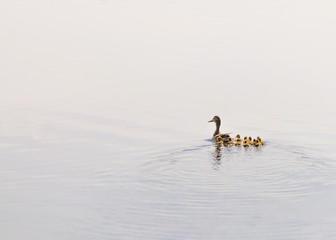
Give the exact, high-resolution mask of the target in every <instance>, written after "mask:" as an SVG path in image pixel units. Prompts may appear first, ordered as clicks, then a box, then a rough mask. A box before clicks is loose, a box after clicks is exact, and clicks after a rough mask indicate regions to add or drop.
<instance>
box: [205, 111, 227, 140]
mask: <svg viewBox="0 0 336 240" xmlns="http://www.w3.org/2000/svg"><path fill="white" fill-rule="evenodd" d="M209 122H214V123H216V130H215V132H214V134H213V136H212V140H216V138H217V137H222V138H223V139H225V138H228V137H230V135H229V133H221V132H220V131H219V128H220V125H221V120H220V118H219V117H218V116H214V117H213V118H212V120H210V121H209Z"/></svg>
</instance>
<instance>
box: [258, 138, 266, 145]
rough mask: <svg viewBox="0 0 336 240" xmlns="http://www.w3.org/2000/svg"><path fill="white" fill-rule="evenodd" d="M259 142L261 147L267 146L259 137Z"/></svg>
mask: <svg viewBox="0 0 336 240" xmlns="http://www.w3.org/2000/svg"><path fill="white" fill-rule="evenodd" d="M257 140H258V141H259V142H260V145H265V143H264V141H263V140H261V138H260V137H257Z"/></svg>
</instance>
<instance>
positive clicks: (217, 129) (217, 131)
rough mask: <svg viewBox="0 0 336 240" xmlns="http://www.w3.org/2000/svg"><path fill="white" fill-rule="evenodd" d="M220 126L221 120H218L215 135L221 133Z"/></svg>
mask: <svg viewBox="0 0 336 240" xmlns="http://www.w3.org/2000/svg"><path fill="white" fill-rule="evenodd" d="M219 127H220V122H216V131H215V133H214V136H216V135H217V134H220V131H219Z"/></svg>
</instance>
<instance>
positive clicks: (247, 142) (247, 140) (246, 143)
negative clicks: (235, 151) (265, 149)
mask: <svg viewBox="0 0 336 240" xmlns="http://www.w3.org/2000/svg"><path fill="white" fill-rule="evenodd" d="M217 143H218V144H220V145H224V146H233V145H235V146H243V147H250V146H255V147H259V146H261V145H264V144H265V143H264V141H263V140H261V138H260V137H257V139H253V140H252V137H246V136H245V137H244V140H243V139H241V138H240V135H239V134H237V136H236V138H235V139H232V138H231V137H227V138H222V137H218V138H217Z"/></svg>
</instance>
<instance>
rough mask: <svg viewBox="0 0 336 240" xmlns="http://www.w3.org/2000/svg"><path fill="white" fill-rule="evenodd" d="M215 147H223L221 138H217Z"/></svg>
mask: <svg viewBox="0 0 336 240" xmlns="http://www.w3.org/2000/svg"><path fill="white" fill-rule="evenodd" d="M216 140H217V146H219V147H220V146H221V145H223V144H224V141H223V138H222V137H218V138H217V139H216Z"/></svg>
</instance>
